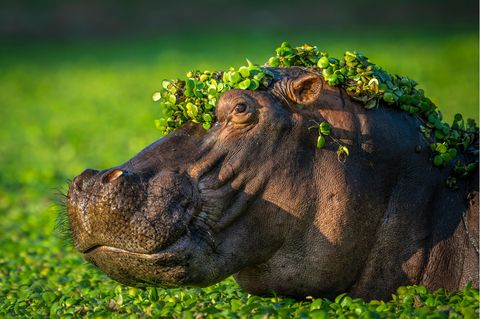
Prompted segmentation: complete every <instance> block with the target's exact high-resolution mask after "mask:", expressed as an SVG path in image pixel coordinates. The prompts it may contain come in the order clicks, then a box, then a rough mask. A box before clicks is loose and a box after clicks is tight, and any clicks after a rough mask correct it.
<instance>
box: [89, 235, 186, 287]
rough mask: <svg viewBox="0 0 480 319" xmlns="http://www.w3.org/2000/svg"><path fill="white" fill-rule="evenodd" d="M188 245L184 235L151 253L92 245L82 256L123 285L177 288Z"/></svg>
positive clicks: (182, 274)
mask: <svg viewBox="0 0 480 319" xmlns="http://www.w3.org/2000/svg"><path fill="white" fill-rule="evenodd" d="M189 244H190V241H189V239H188V236H187V235H186V234H185V235H183V236H181V237H180V238H179V239H178V240H177V241H175V242H174V243H173V244H172V245H170V246H168V247H165V248H164V249H162V250H160V251H157V252H154V253H140V252H135V251H130V250H127V249H123V248H118V247H114V246H108V245H93V246H91V247H90V248H88V249H86V250H84V251H83V252H82V254H83V255H84V257H85V259H86V260H87V261H89V262H90V263H92V264H93V265H94V266H96V267H98V268H99V269H101V270H102V271H103V272H104V273H106V274H107V275H108V276H109V277H111V278H112V279H115V280H117V281H119V282H121V283H123V284H126V285H129V286H137V287H145V286H152V285H156V286H158V285H160V286H163V287H177V286H180V285H183V284H184V283H185V281H186V274H187V264H188V263H187V260H188V259H189V256H190V254H189V253H188V247H189Z"/></svg>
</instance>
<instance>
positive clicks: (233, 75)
mask: <svg viewBox="0 0 480 319" xmlns="http://www.w3.org/2000/svg"><path fill="white" fill-rule="evenodd" d="M241 79H242V77H241V75H240V73H239V72H237V71H234V72H232V73H230V78H229V80H230V82H232V83H233V84H235V83H238V82H239V81H240V80H241Z"/></svg>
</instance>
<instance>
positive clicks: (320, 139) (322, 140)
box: [317, 134, 325, 149]
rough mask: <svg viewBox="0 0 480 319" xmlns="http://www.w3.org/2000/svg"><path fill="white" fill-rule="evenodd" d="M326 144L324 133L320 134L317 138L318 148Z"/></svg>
mask: <svg viewBox="0 0 480 319" xmlns="http://www.w3.org/2000/svg"><path fill="white" fill-rule="evenodd" d="M324 146H325V137H323V135H321V134H320V135H319V136H318V138H317V148H318V149H321V148H323V147H324Z"/></svg>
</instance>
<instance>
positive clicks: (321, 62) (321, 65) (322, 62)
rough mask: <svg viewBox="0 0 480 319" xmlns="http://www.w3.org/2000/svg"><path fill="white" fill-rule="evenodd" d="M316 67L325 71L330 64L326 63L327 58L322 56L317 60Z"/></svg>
mask: <svg viewBox="0 0 480 319" xmlns="http://www.w3.org/2000/svg"><path fill="white" fill-rule="evenodd" d="M317 65H318V67H319V68H322V69H325V68H328V67H329V66H330V62H329V61H328V58H327V57H325V56H324V57H321V58H320V59H319V60H318V63H317Z"/></svg>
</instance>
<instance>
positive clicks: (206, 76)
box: [153, 42, 478, 188]
mask: <svg viewBox="0 0 480 319" xmlns="http://www.w3.org/2000/svg"><path fill="white" fill-rule="evenodd" d="M275 52H276V54H275V56H273V57H271V58H269V59H268V61H267V63H265V64H264V65H263V66H259V65H256V64H253V63H252V62H250V61H249V60H247V65H246V66H241V67H239V68H238V69H235V68H230V69H229V70H227V71H223V72H222V71H214V72H211V71H203V72H202V71H192V72H188V73H187V79H186V80H180V79H176V80H170V81H163V83H162V88H161V89H160V90H159V91H158V92H156V93H154V95H153V100H154V101H158V102H159V103H160V106H161V108H162V109H163V110H164V113H165V115H166V117H165V118H162V119H159V120H156V122H155V123H156V127H157V128H158V129H159V130H161V131H162V132H163V133H164V134H167V133H169V132H171V131H172V130H174V129H175V128H176V127H178V126H180V125H182V124H183V123H185V122H187V121H192V122H195V123H199V124H202V125H203V127H204V128H205V129H209V128H210V127H211V125H212V122H213V121H214V120H215V112H214V109H215V105H216V103H217V101H218V98H219V96H220V95H221V94H222V93H223V92H225V91H227V90H230V89H234V88H238V89H242V90H261V89H266V88H268V86H269V85H270V84H271V83H272V81H273V74H272V72H271V71H270V69H269V67H291V66H299V67H304V68H307V69H309V71H311V72H315V73H318V74H320V75H321V76H322V77H323V79H324V81H325V82H326V83H327V84H328V85H330V86H337V87H341V88H343V89H344V90H345V91H346V92H347V93H348V94H349V95H350V96H351V97H352V99H354V100H356V101H359V102H361V103H362V104H363V105H364V107H365V108H366V109H374V108H378V107H382V106H383V107H389V108H394V109H398V110H400V111H404V112H407V113H409V114H410V115H412V116H416V117H417V118H418V119H420V121H421V122H422V125H420V127H419V130H420V132H421V133H422V134H423V135H424V136H425V138H426V139H427V140H428V141H429V142H430V149H431V152H432V162H433V165H435V166H437V167H440V168H441V167H445V166H447V165H450V164H451V162H452V161H454V160H455V163H454V165H453V166H454V169H453V174H452V176H451V177H450V178H449V180H448V181H447V184H448V185H449V186H450V187H452V188H455V187H456V178H457V177H465V176H467V175H468V174H469V173H470V172H472V171H475V170H476V168H477V167H478V126H477V124H476V123H475V121H474V120H472V119H468V120H466V121H465V120H464V119H463V117H462V115H461V114H456V115H455V117H454V120H453V123H452V124H451V125H449V124H448V123H446V122H445V121H443V118H442V113H441V112H440V111H439V110H438V108H437V106H436V105H435V104H434V103H433V102H432V101H431V100H430V99H429V98H428V97H426V96H425V94H424V91H423V90H422V89H418V88H417V82H415V81H414V80H412V79H410V78H408V77H406V76H399V75H392V74H390V73H388V72H387V71H385V70H384V69H383V68H382V67H380V66H378V65H376V64H374V63H372V62H371V61H370V60H369V59H368V58H367V57H365V56H364V55H362V54H361V53H359V52H356V51H353V52H352V51H347V52H345V54H344V55H343V57H342V58H340V59H337V58H333V57H330V56H329V55H328V53H326V52H322V51H319V50H318V49H317V47H315V46H311V45H308V44H305V45H303V46H300V47H292V46H291V45H289V44H288V43H287V42H283V43H282V44H281V46H280V47H278V48H277V49H276V50H275ZM323 123H326V122H323ZM326 124H328V123H326ZM323 125H325V124H323ZM329 129H330V128H329ZM329 129H328V133H327V131H322V130H321V125H320V124H319V133H318V138H317V148H319V149H320V148H322V147H323V146H324V145H325V137H327V136H329V135H330V130H329ZM334 141H336V142H337V144H338V149H337V154H338V156H339V159H340V158H341V159H345V157H346V156H348V154H349V150H348V148H347V147H346V146H345V145H342V144H341V143H339V142H338V141H337V140H334ZM459 154H462V155H464V156H457V155H459ZM472 155H473V156H472ZM472 158H473V160H472Z"/></svg>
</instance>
